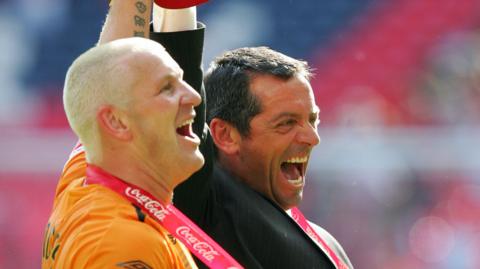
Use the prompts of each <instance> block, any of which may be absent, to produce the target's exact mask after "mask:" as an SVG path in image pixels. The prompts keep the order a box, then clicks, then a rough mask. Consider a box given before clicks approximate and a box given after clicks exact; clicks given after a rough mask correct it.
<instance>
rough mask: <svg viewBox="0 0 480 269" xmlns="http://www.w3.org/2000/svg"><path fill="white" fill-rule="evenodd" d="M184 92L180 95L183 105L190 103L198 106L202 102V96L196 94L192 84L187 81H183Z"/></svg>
mask: <svg viewBox="0 0 480 269" xmlns="http://www.w3.org/2000/svg"><path fill="white" fill-rule="evenodd" d="M183 85H184V89H185V93H184V94H183V96H182V99H181V104H183V105H192V106H198V105H199V104H200V103H201V102H202V97H200V94H198V93H197V92H196V91H195V89H193V88H192V86H190V85H188V83H186V82H183Z"/></svg>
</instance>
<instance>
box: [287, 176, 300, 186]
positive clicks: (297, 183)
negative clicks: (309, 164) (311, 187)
mask: <svg viewBox="0 0 480 269" xmlns="http://www.w3.org/2000/svg"><path fill="white" fill-rule="evenodd" d="M288 182H290V183H291V184H293V185H299V184H302V182H303V179H302V177H301V176H300V177H298V178H297V179H294V180H288Z"/></svg>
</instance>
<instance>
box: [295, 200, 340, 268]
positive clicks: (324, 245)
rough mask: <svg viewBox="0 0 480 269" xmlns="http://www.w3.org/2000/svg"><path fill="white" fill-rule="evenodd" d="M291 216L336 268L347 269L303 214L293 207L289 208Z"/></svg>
mask: <svg viewBox="0 0 480 269" xmlns="http://www.w3.org/2000/svg"><path fill="white" fill-rule="evenodd" d="M291 217H292V219H293V220H294V221H295V222H296V223H297V224H298V226H300V228H302V230H303V231H304V232H305V233H306V234H307V235H308V237H310V238H311V239H312V240H313V241H314V242H315V243H316V244H317V246H318V247H320V249H321V250H322V251H323V252H324V253H325V254H327V256H328V258H329V259H330V260H331V261H332V262H333V264H334V265H335V267H337V269H348V266H347V265H346V264H345V263H344V262H342V261H341V260H340V259H339V258H338V257H337V255H336V254H335V252H333V250H332V249H331V248H330V247H329V246H328V245H327V243H325V241H323V239H322V237H320V236H319V235H318V234H317V232H315V230H314V229H313V228H312V226H310V224H309V223H308V221H307V219H305V216H304V215H303V214H302V212H301V211H300V210H299V209H298V208H296V207H294V208H292V209H291Z"/></svg>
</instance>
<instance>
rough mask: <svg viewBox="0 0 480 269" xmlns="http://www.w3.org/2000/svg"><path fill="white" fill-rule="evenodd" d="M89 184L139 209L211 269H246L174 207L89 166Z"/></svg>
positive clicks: (86, 182)
mask: <svg viewBox="0 0 480 269" xmlns="http://www.w3.org/2000/svg"><path fill="white" fill-rule="evenodd" d="M90 184H99V185H102V186H104V187H107V188H109V189H111V190H113V191H115V192H116V193H118V194H120V195H121V196H123V197H124V198H126V199H127V200H128V201H130V202H132V203H133V204H135V205H137V206H138V207H140V208H141V209H142V210H143V211H144V212H146V213H147V214H148V215H149V216H150V217H152V218H153V219H154V220H156V221H157V222H159V223H160V224H161V225H162V226H163V227H164V228H165V229H166V230H167V231H168V232H170V233H171V234H173V235H174V236H175V237H176V238H177V239H178V240H180V241H181V242H182V243H183V244H184V245H185V246H186V247H187V248H188V250H190V252H191V253H193V254H194V255H195V256H196V257H197V258H198V259H200V260H201V261H202V262H204V263H205V264H206V265H207V266H208V267H209V268H214V269H225V268H228V269H243V267H242V266H241V265H240V264H239V263H238V262H237V261H235V259H233V258H232V257H231V256H230V255H229V254H228V253H227V252H226V251H225V250H224V249H223V248H222V247H220V246H219V245H218V244H217V243H216V242H215V241H214V240H213V239H212V238H210V237H209V236H208V235H207V234H206V233H205V232H203V231H202V229H200V228H199V227H198V226H197V225H195V223H193V222H192V221H191V220H190V219H188V217H186V216H185V215H184V214H183V213H181V212H180V211H179V210H178V209H177V208H175V207H174V206H173V205H172V204H166V205H165V204H163V203H162V202H160V201H158V200H157V199H156V198H155V197H154V196H153V195H151V194H150V193H148V192H147V191H145V190H143V189H141V188H139V187H137V186H135V185H133V184H130V183H127V182H125V181H123V180H121V179H119V178H117V177H115V176H113V175H110V174H108V173H107V172H105V171H103V170H102V169H100V168H99V167H96V166H93V165H90V164H89V165H88V166H87V178H86V179H85V185H90Z"/></svg>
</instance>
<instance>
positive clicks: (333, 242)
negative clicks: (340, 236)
mask: <svg viewBox="0 0 480 269" xmlns="http://www.w3.org/2000/svg"><path fill="white" fill-rule="evenodd" d="M308 223H309V224H310V226H312V228H313V229H314V230H315V232H316V233H317V234H318V235H320V236H321V237H322V238H323V239H325V241H326V243H327V244H328V246H329V247H330V248H331V249H332V250H333V251H335V254H337V256H338V258H339V259H341V260H342V261H343V262H344V263H345V264H346V265H347V266H348V268H350V269H353V265H352V263H351V262H350V259H349V258H348V256H347V253H346V252H345V251H344V250H343V248H342V246H341V245H340V243H339V242H338V241H337V239H335V237H333V236H332V235H331V234H330V233H329V232H327V231H326V230H325V229H323V228H322V227H320V226H318V225H317V224H315V223H313V222H311V221H308Z"/></svg>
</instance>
